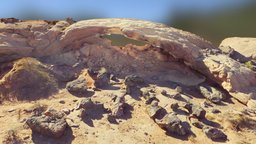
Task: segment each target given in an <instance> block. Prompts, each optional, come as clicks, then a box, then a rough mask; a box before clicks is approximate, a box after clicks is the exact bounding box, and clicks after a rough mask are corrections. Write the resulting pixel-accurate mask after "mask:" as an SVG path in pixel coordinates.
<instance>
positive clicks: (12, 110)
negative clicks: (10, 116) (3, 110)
mask: <svg viewBox="0 0 256 144" xmlns="http://www.w3.org/2000/svg"><path fill="white" fill-rule="evenodd" d="M15 110H16V109H15V108H11V109H9V110H7V112H14V111H15Z"/></svg>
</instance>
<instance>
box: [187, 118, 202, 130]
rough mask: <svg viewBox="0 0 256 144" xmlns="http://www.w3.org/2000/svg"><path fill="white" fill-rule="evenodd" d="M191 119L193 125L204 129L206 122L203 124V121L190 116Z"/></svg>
mask: <svg viewBox="0 0 256 144" xmlns="http://www.w3.org/2000/svg"><path fill="white" fill-rule="evenodd" d="M189 120H190V123H191V124H192V125H193V126H195V127H197V128H199V129H203V127H204V124H203V123H202V122H200V121H199V120H198V119H197V118H194V117H190V118H189Z"/></svg>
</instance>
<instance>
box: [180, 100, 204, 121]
mask: <svg viewBox="0 0 256 144" xmlns="http://www.w3.org/2000/svg"><path fill="white" fill-rule="evenodd" d="M184 108H185V109H187V110H188V111H189V113H191V114H192V115H193V116H195V117H197V118H199V119H204V118H205V114H206V111H205V110H204V109H203V108H202V107H200V106H198V105H194V104H191V103H187V104H186V105H185V106H184Z"/></svg>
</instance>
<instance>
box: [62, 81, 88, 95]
mask: <svg viewBox="0 0 256 144" xmlns="http://www.w3.org/2000/svg"><path fill="white" fill-rule="evenodd" d="M66 89H67V90H68V91H69V92H74V93H78V94H84V93H86V92H87V85H86V80H85V79H84V78H83V77H79V78H77V79H76V80H73V81H71V82H68V83H67V85H66Z"/></svg>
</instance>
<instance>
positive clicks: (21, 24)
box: [0, 19, 256, 104]
mask: <svg viewBox="0 0 256 144" xmlns="http://www.w3.org/2000/svg"><path fill="white" fill-rule="evenodd" d="M106 34H121V35H124V36H125V37H128V38H131V39H136V40H140V41H145V42H147V43H148V44H147V45H145V46H142V47H139V46H134V45H126V46H125V47H118V46H112V45H111V41H110V40H108V39H105V38H103V37H102V36H103V35H106ZM103 49H104V50H103ZM0 56H1V57H0V62H2V63H3V62H8V61H11V60H14V59H18V58H21V57H36V58H39V59H41V60H42V61H44V62H45V63H48V64H58V65H63V64H66V65H75V64H76V63H85V64H86V65H87V66H88V67H91V66H92V65H97V66H104V65H107V64H106V63H108V65H109V64H111V66H109V69H110V70H111V71H113V72H114V73H120V75H122V73H123V74H129V73H133V72H137V73H142V72H145V73H144V74H145V75H146V74H147V75H148V76H150V77H154V73H158V74H162V75H165V77H163V78H162V79H166V77H168V78H170V80H171V81H175V82H179V83H182V84H188V85H197V84H199V83H202V82H203V81H204V78H203V76H205V77H207V78H209V79H211V80H213V81H215V82H216V83H218V84H219V85H220V86H222V87H223V88H224V89H225V90H227V91H228V92H229V93H230V95H232V96H233V97H235V98H237V99H238V100H239V101H241V102H242V103H244V104H247V102H248V101H249V100H250V99H251V98H255V97H256V96H255V95H256V74H255V73H254V72H253V71H251V70H250V69H248V68H246V67H244V66H242V65H241V64H240V63H239V62H237V61H235V60H233V59H231V58H229V57H228V56H227V55H225V54H222V52H221V51H220V50H219V49H218V48H217V47H214V46H213V45H212V44H211V43H210V42H207V41H205V40H203V39H202V38H200V37H198V36H196V35H194V34H191V33H189V32H185V31H181V30H178V29H175V28H171V27H167V26H165V25H162V24H157V23H152V22H148V21H141V20H131V19H93V20H85V21H79V22H76V23H73V24H72V23H71V22H67V21H58V22H47V21H14V22H13V23H4V22H1V23H0ZM117 61H118V62H119V65H118V63H117ZM190 68H192V69H193V70H191V69H190ZM169 70H171V71H169ZM150 71H151V73H150ZM160 72H161V73H160ZM165 72H166V73H165ZM197 72H199V73H200V74H198V73H197ZM178 73H181V75H180V77H183V75H182V73H183V74H184V75H186V74H188V73H189V74H188V75H187V77H188V78H190V79H188V80H187V81H185V80H180V79H178V78H176V76H175V77H172V74H178Z"/></svg>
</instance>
